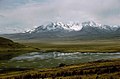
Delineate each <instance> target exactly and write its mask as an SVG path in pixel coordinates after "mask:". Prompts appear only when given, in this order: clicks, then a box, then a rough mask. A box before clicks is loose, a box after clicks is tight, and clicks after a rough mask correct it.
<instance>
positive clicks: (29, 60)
mask: <svg viewBox="0 0 120 79" xmlns="http://www.w3.org/2000/svg"><path fill="white" fill-rule="evenodd" d="M114 58H120V52H118V53H80V52H74V53H61V52H48V53H42V52H31V53H27V54H23V55H20V56H18V57H14V58H12V59H10V60H9V61H8V62H6V63H4V64H6V65H7V66H9V67H10V66H11V67H35V68H46V67H57V66H59V64H60V63H64V64H67V65H69V64H78V63H83V62H90V61H97V60H101V59H114Z"/></svg>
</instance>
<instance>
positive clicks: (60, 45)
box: [23, 40, 120, 52]
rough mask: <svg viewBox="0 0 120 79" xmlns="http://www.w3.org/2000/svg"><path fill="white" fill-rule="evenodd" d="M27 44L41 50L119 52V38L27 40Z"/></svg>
mask: <svg viewBox="0 0 120 79" xmlns="http://www.w3.org/2000/svg"><path fill="white" fill-rule="evenodd" d="M23 44H24V45H27V46H32V47H35V48H39V49H41V50H43V51H62V52H120V40H89V41H84V40H82V41H62V42H59V41H52V42H49V41H48V42H29V43H27V42H26V43H25V42H24V43H23Z"/></svg>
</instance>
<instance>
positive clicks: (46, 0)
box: [0, 0, 120, 33]
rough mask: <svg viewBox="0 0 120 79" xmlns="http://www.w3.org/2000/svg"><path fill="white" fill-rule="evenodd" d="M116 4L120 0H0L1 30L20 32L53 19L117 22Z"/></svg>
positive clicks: (119, 22)
mask: <svg viewBox="0 0 120 79" xmlns="http://www.w3.org/2000/svg"><path fill="white" fill-rule="evenodd" d="M119 4H120V0H0V28H1V29H0V32H1V33H4V32H5V30H6V32H8V33H13V32H21V31H25V30H27V29H31V28H33V27H34V26H39V25H41V24H44V23H47V22H54V21H62V22H70V21H75V22H80V23H81V22H84V21H89V20H90V21H91V20H92V21H95V22H98V23H102V24H112V25H114V24H117V25H120V20H119V19H120V8H119V7H120V5H119Z"/></svg>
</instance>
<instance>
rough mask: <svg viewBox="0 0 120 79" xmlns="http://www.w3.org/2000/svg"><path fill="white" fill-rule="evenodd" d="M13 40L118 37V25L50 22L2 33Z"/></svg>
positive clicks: (119, 32) (119, 27)
mask: <svg viewBox="0 0 120 79" xmlns="http://www.w3.org/2000/svg"><path fill="white" fill-rule="evenodd" d="M2 36H4V37H7V38H11V39H14V40H44V41H46V40H87V39H88V40H89V39H113V38H117V39H119V38H120V26H119V25H113V26H111V25H102V24H98V23H95V22H93V21H87V22H83V23H69V24H67V23H62V22H51V23H48V24H46V25H41V26H38V27H36V28H34V29H31V30H27V31H25V32H24V33H16V34H4V35H2Z"/></svg>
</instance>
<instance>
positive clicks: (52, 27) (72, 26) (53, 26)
mask: <svg viewBox="0 0 120 79" xmlns="http://www.w3.org/2000/svg"><path fill="white" fill-rule="evenodd" d="M86 27H87V28H88V27H89V28H90V27H91V28H97V29H99V30H106V31H116V30H117V29H118V28H120V26H117V25H114V26H109V25H102V24H98V23H95V22H93V21H88V22H83V23H81V24H80V23H68V24H65V23H62V22H55V23H52V22H51V23H49V24H47V25H41V26H38V27H36V28H34V29H31V30H28V31H26V33H39V32H50V31H68V32H71V31H81V30H82V29H83V28H86ZM88 30H89V29H88Z"/></svg>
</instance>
